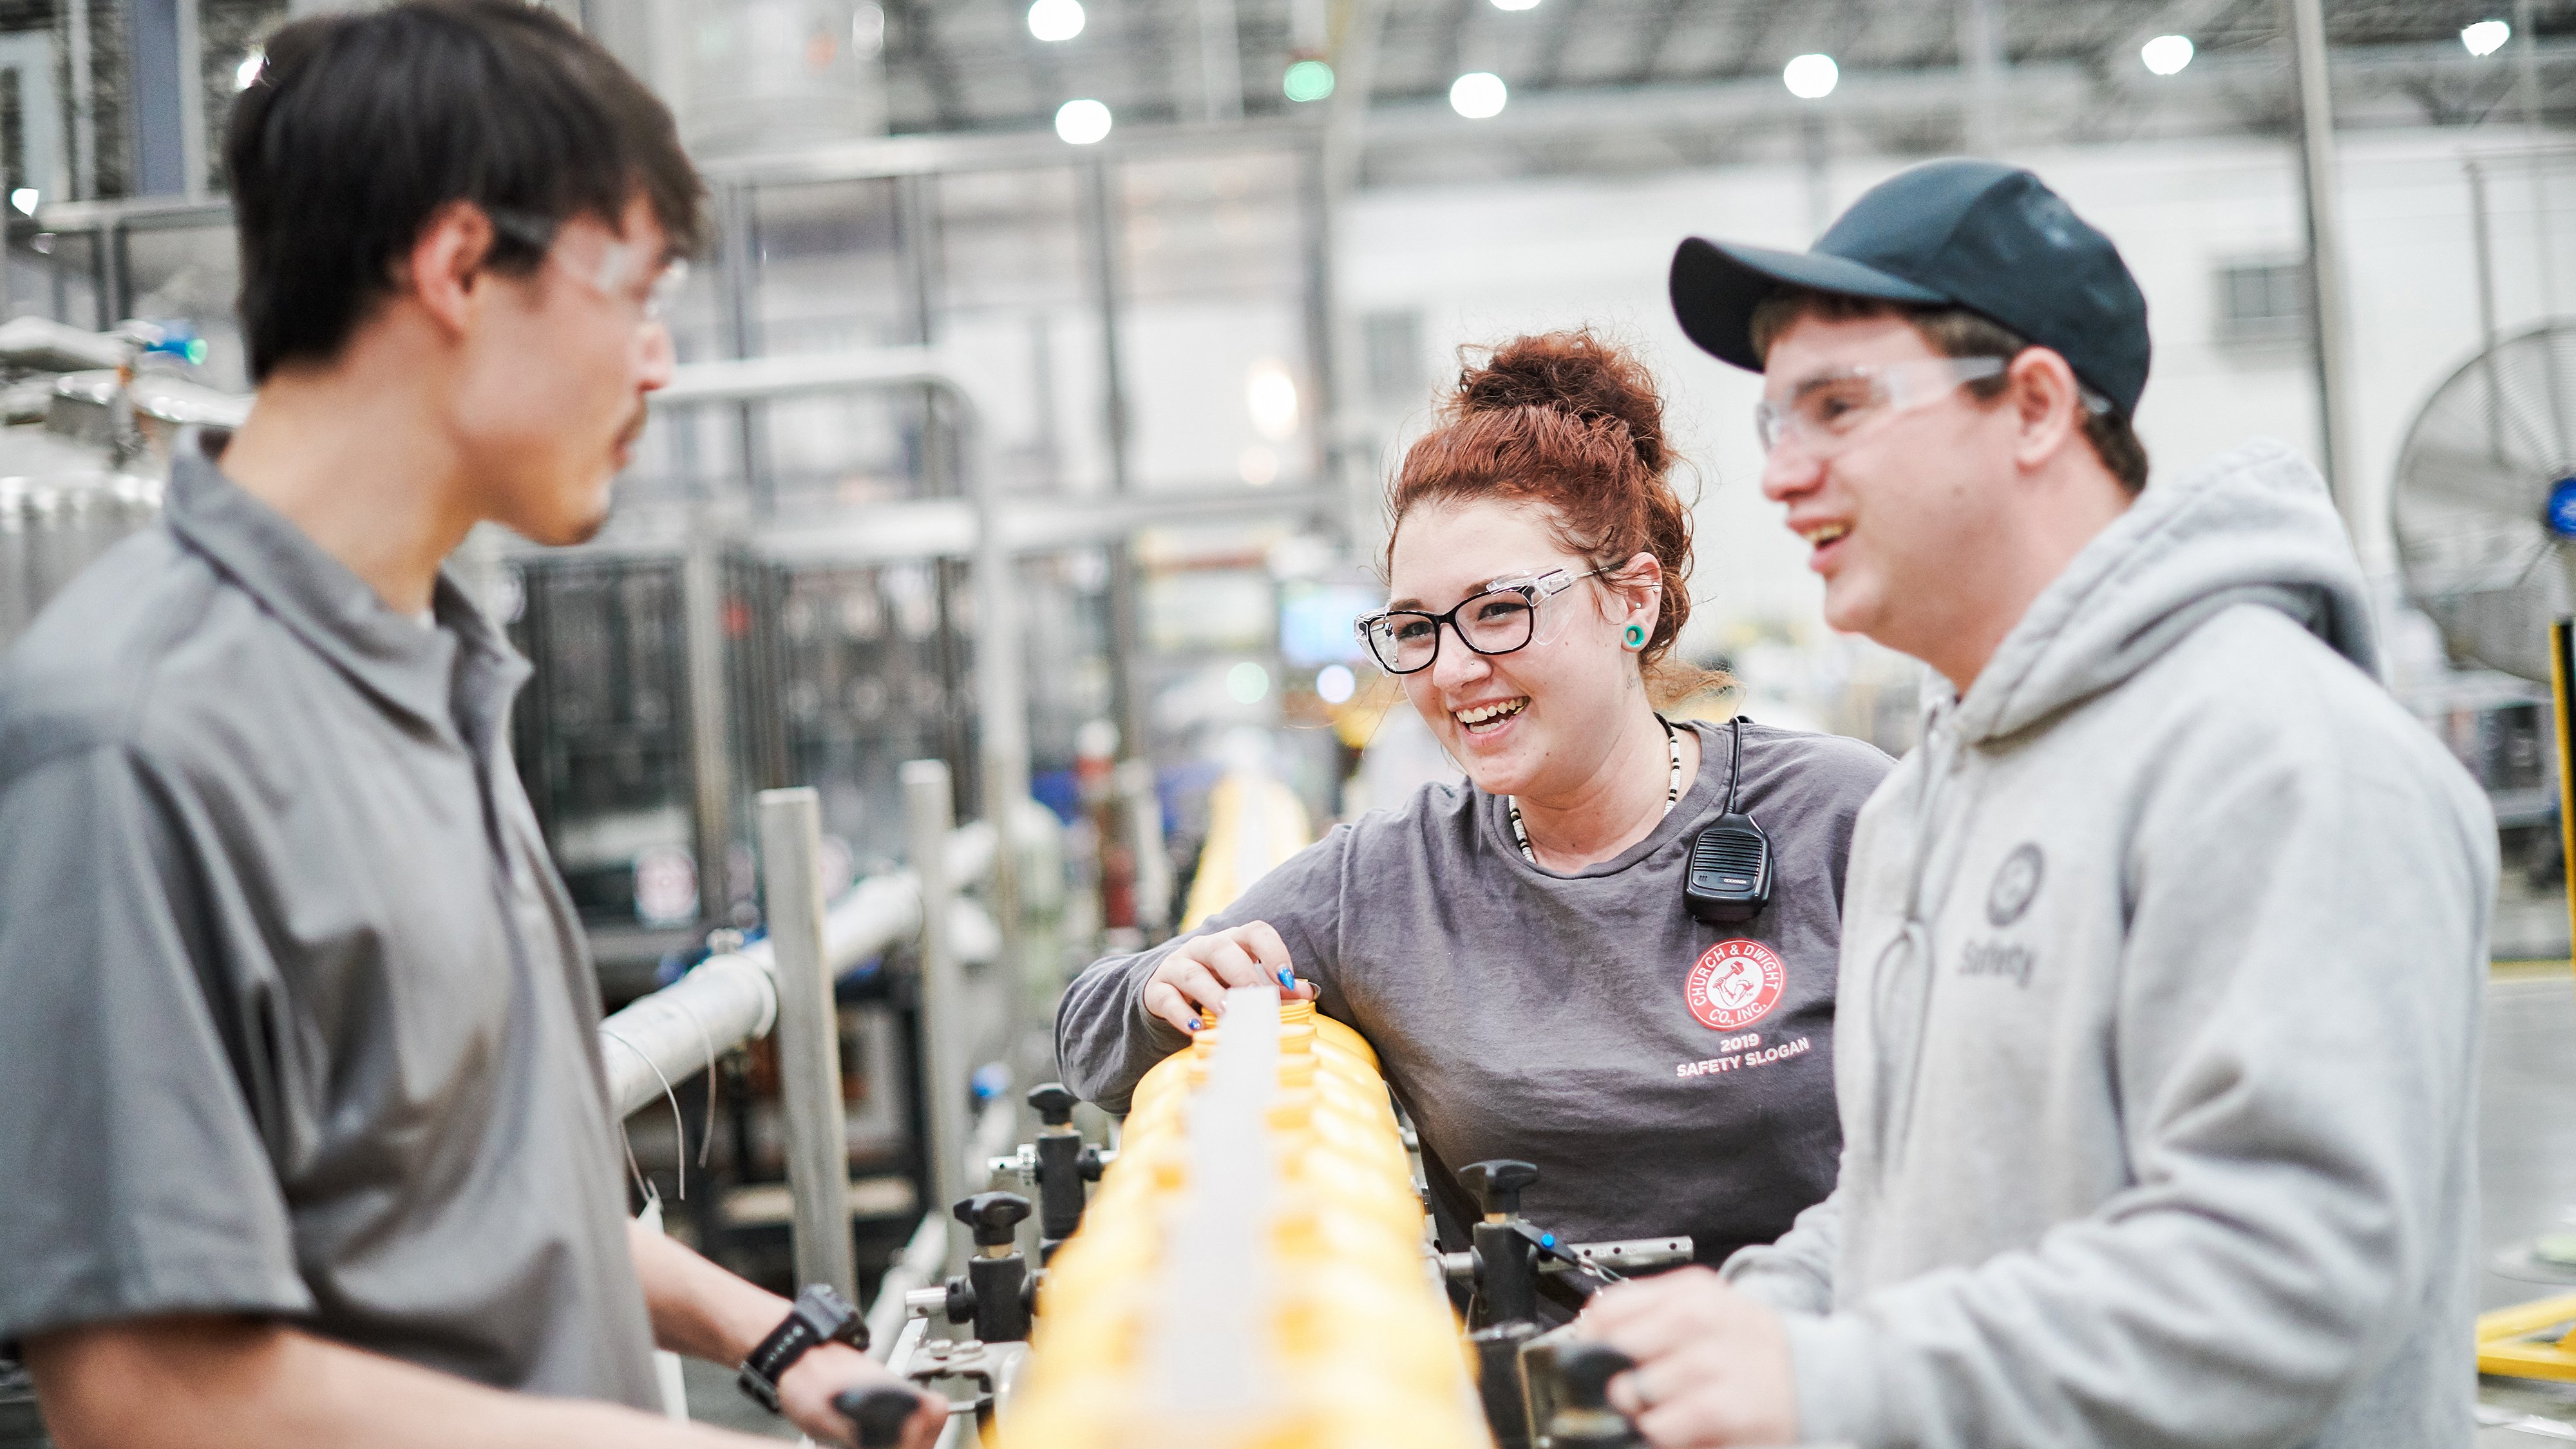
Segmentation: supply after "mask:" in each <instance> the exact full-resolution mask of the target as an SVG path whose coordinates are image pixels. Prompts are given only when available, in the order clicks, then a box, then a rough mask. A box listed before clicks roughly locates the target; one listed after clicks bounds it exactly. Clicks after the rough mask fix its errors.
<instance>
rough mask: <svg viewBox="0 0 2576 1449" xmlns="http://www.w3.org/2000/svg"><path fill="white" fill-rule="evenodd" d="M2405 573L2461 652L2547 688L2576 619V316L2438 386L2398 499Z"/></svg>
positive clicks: (2478, 360) (2408, 453)
mask: <svg viewBox="0 0 2576 1449" xmlns="http://www.w3.org/2000/svg"><path fill="white" fill-rule="evenodd" d="M2389 512H2390V522H2391V524H2392V525H2393V527H2394V529H2395V532H2396V536H2397V560H2398V567H2399V568H2400V570H2401V571H2402V572H2403V574H2404V576H2405V581H2406V592H2407V594H2408V596H2409V597H2410V598H2411V599H2413V601H2414V603H2415V605H2416V607H2417V608H2420V609H2422V610H2423V611H2424V612H2425V613H2426V614H2428V615H2430V616H2431V617H2432V620H2433V622H2434V624H2435V625H2437V626H2438V627H2439V628H2440V629H2441V631H2442V642H2443V645H2444V646H2445V647H2446V648H2448V649H2449V650H2450V652H2451V655H2452V657H2454V658H2456V659H2461V660H2466V661H2470V662H2474V663H2477V664H2482V665H2485V666H2487V667H2488V668H2490V669H2500V670H2503V671H2504V672H2505V673H2507V674H2515V675H2520V676H2521V677H2522V678H2524V679H2528V680H2532V681H2534V682H2537V683H2544V684H2545V683H2547V682H2548V681H2549V677H2550V670H2549V652H2550V640H2549V622H2550V621H2551V620H2553V619H2559V618H2563V617H2565V616H2567V615H2569V614H2571V613H2576V321H2557V322H2550V323H2546V324H2544V325H2542V326H2539V327H2535V328H2533V329H2531V330H2530V331H2527V332H2523V333H2519V334H2517V335H2515V336H2512V337H2508V338H2506V339H2504V340H2503V341H2500V342H2498V343H2496V344H2495V345H2494V346H2493V347H2490V348H2488V349H2487V350H2486V351H2485V352H2482V353H2480V354H2479V355H2478V356H2477V357H2475V358H2473V359H2471V360H2470V361H2469V362H2468V364H2467V365H2466V366H2464V367H2462V368H2461V369H2460V370H2459V371H2457V372H2454V373H2452V374H2451V376H2450V377H2449V378H2448V379H2446V380H2444V382H2443V383H2442V385H2441V386H2440V387H2438V388H2436V389H2434V392H2433V396H2432V398H2431V399H2430V400H2429V401H2427V402H2426V403H2425V404H2424V410H2423V412H2422V413H2420V414H2418V415H2417V417H2416V419H2415V426H2414V427H2413V428H2412V429H2410V430H2409V431H2408V432H2407V435H2406V446H2405V448H2404V450H2403V451H2401V452H2400V453H2399V455H2398V459H2397V481H2396V487H2395V489H2394V490H2393V493H2392V495H2391V498H2390V503H2389Z"/></svg>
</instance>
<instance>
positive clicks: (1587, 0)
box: [1530, 0, 1592, 91]
mask: <svg viewBox="0 0 2576 1449" xmlns="http://www.w3.org/2000/svg"><path fill="white" fill-rule="evenodd" d="M1591 3H1592V0H1556V14H1555V15H1553V16H1550V17H1549V19H1548V23H1547V36H1546V38H1545V39H1544V40H1542V41H1541V42H1540V43H1539V53H1538V70H1537V71H1536V72H1535V73H1533V74H1532V75H1531V76H1530V88H1531V89H1533V90H1542V91H1544V90H1553V89H1555V88H1556V86H1557V84H1558V83H1559V82H1561V81H1563V80H1564V79H1565V53H1566V51H1568V50H1570V49H1572V48H1573V45H1574V33H1575V32H1576V31H1577V30H1579V29H1581V28H1582V24H1583V11H1584V8H1585V7H1586V6H1588V5H1590V4H1591Z"/></svg>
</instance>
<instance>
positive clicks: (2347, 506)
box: [2282, 0, 2362, 540]
mask: <svg viewBox="0 0 2576 1449" xmlns="http://www.w3.org/2000/svg"><path fill="white" fill-rule="evenodd" d="M2282 4H2283V6H2284V7H2285V8H2286V9H2287V11H2288V14H2287V16H2286V17H2285V19H2286V21H2287V25H2286V28H2287V29H2288V31H2289V33H2290V52H2291V59H2292V62H2293V68H2294V69H2295V70H2296V72H2297V74H2298V85H2299V93H2298V96H2299V176H2300V180H2301V181H2302V183H2303V189H2304V191H2305V194H2306V199H2307V223H2308V315H2309V342H2310V346H2311V351H2312V353H2313V355H2314V359H2315V364H2316V377H2317V434H2318V441H2319V443H2320V445H2321V449H2320V450H2321V451H2322V453H2323V454H2324V459H2323V461H2324V463H2325V467H2324V468H2323V469H2322V470H2321V471H2322V472H2324V474H2325V476H2326V483H2327V486H2328V487H2330V488H2331V489H2332V490H2333V492H2334V499H2335V506H2336V508H2337V509H2338V510H2339V511H2341V512H2342V514H2343V520H2344V529H2345V531H2346V532H2348V533H2350V534H2352V535H2353V537H2354V538H2355V539H2356V540H2358V539H2359V538H2360V537H2361V534H2362V530H2361V528H2360V520H2359V519H2358V518H2357V517H2356V516H2355V509H2356V505H2357V502H2358V500H2357V499H2356V497H2355V490H2356V488H2357V487H2358V486H2359V483H2360V480H2359V478H2358V477H2357V476H2355V475H2356V472H2357V464H2358V462H2359V460H2358V459H2357V458H2355V457H2354V455H2353V450H2352V424H2351V416H2352V382H2351V378H2350V376H2349V375H2348V361H2347V358H2346V356H2345V352H2344V348H2345V340H2346V337H2347V335H2348V333H2349V331H2350V323H2349V320H2348V317H2347V314H2346V312H2345V310H2344V283H2343V243H2342V237H2343V227H2342V223H2341V220H2340V209H2339V206H2338V204H2337V201H2336V196H2335V142H2334V102H2333V97H2332V95H2331V94H2330V93H2329V90H2328V87H2327V83H2326V22H2325V15H2324V13H2323V11H2322V9H2321V8H2320V6H2319V0H2282Z"/></svg>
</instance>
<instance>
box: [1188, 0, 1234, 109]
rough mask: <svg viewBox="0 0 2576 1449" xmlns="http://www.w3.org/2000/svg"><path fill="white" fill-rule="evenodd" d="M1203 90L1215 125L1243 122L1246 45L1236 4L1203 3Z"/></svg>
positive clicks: (1221, 0)
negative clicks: (1240, 28)
mask: <svg viewBox="0 0 2576 1449" xmlns="http://www.w3.org/2000/svg"><path fill="white" fill-rule="evenodd" d="M1199 88H1200V90H1201V92H1202V93H1203V94H1204V97H1205V100H1206V105H1207V110H1206V117H1207V119H1208V121H1209V122H1210V123H1211V124H1214V123H1216V122H1219V121H1239V120H1242V119H1243V41H1242V39H1241V37H1240V36H1239V35H1238V34H1237V32H1236V26H1235V15H1234V0H1199Z"/></svg>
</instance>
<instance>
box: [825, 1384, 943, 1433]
mask: <svg viewBox="0 0 2576 1449" xmlns="http://www.w3.org/2000/svg"><path fill="white" fill-rule="evenodd" d="M921 1402H922V1400H921V1395H919V1394H916V1393H914V1392H913V1391H912V1390H910V1389H899V1388H896V1387H895V1386H893V1385H892V1384H878V1385H876V1386H875V1387H874V1388H866V1389H844V1390H843V1391H842V1392H841V1393H840V1394H838V1395H836V1396H835V1397H834V1398H833V1400H832V1407H833V1408H835V1409H837V1410H839V1411H840V1413H841V1417H842V1418H844V1419H847V1420H849V1421H850V1422H851V1423H853V1424H856V1425H857V1426H858V1428H859V1449H897V1446H898V1445H900V1444H902V1443H903V1426H904V1425H906V1424H909V1423H911V1422H912V1416H913V1415H915V1414H917V1413H920V1412H921Z"/></svg>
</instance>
